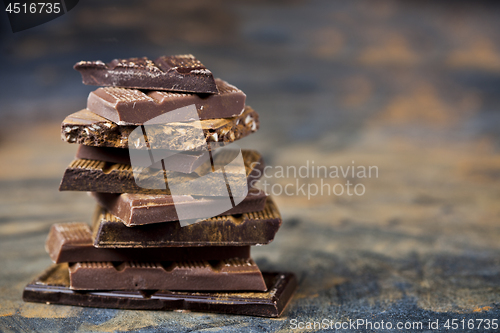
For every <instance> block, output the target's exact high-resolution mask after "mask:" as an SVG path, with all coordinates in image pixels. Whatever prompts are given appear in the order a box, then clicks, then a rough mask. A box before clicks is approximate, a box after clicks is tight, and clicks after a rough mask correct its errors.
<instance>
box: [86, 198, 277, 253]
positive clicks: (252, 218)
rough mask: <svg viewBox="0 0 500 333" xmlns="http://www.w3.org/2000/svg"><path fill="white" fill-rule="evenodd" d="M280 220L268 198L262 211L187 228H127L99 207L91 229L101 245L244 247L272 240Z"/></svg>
mask: <svg viewBox="0 0 500 333" xmlns="http://www.w3.org/2000/svg"><path fill="white" fill-rule="evenodd" d="M281 223H282V220H281V215H280V213H279V211H278V209H277V207H276V205H275V204H274V202H273V201H272V199H271V198H270V197H267V200H266V206H265V208H264V209H263V210H262V211H260V212H252V213H245V214H241V215H224V216H217V217H212V218H210V219H206V220H202V221H200V222H197V223H194V224H190V225H187V226H184V227H181V226H180V224H179V222H178V221H175V222H167V223H158V224H150V225H141V226H135V227H127V226H125V225H124V224H123V223H122V222H121V221H120V220H119V219H118V218H117V217H115V216H114V215H112V214H110V213H109V212H107V211H106V210H105V209H104V208H102V207H99V206H98V207H97V209H96V211H95V214H94V218H93V227H92V229H93V238H94V246H95V247H99V248H100V247H106V248H144V247H170V246H174V247H182V246H188V247H195V246H245V245H258V244H261V245H264V244H268V243H270V242H271V241H272V240H273V239H274V236H275V235H276V232H278V229H279V228H280V226H281Z"/></svg>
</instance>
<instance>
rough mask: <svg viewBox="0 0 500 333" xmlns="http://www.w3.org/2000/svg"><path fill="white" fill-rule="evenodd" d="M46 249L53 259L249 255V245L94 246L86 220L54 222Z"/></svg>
mask: <svg viewBox="0 0 500 333" xmlns="http://www.w3.org/2000/svg"><path fill="white" fill-rule="evenodd" d="M45 250H46V251H47V252H48V253H49V256H50V258H51V259H52V261H53V262H54V263H62V262H97V261H114V262H115V261H144V260H145V259H147V260H148V261H187V260H193V261H199V260H223V259H230V258H241V259H248V258H250V246H205V247H182V248H179V247H162V248H136V249H129V248H120V249H110V248H96V247H94V240H93V238H92V231H91V230H90V227H89V225H88V224H86V223H82V222H73V223H56V224H53V225H52V227H51V228H50V232H49V235H48V237H47V241H46V242H45Z"/></svg>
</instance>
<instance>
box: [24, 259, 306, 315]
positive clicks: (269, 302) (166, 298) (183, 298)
mask: <svg viewBox="0 0 500 333" xmlns="http://www.w3.org/2000/svg"><path fill="white" fill-rule="evenodd" d="M262 275H263V277H264V281H265V282H266V286H267V291H265V292H241V291H238V292H186V291H168V290H163V291H162V290H160V291H152V292H151V293H145V292H144V291H98V292H93V291H75V290H71V289H70V288H69V283H70V282H69V271H68V265H67V264H59V265H52V266H51V267H49V268H48V269H47V270H46V271H45V272H43V273H42V274H41V275H40V276H39V277H38V278H36V279H35V280H34V281H32V282H31V283H30V284H28V285H27V286H26V287H25V288H24V292H23V300H24V301H25V302H38V303H51V304H63V305H76V306H90V307H98V308H118V309H130V310H163V311H165V310H189V311H199V312H213V313H223V314H238V315H248V316H260V317H269V318H275V317H279V316H280V315H281V314H282V313H283V311H284V309H285V308H286V306H287V304H288V303H289V302H290V300H291V299H292V296H293V293H294V291H295V289H296V288H297V279H296V278H295V275H294V274H292V273H285V272H279V273H266V272H263V273H262Z"/></svg>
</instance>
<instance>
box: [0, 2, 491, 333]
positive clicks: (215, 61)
mask: <svg viewBox="0 0 500 333" xmlns="http://www.w3.org/2000/svg"><path fill="white" fill-rule="evenodd" d="M0 17H1V20H2V21H1V26H0V29H1V30H0V36H1V46H0V73H1V81H0V100H1V106H0V184H1V185H0V187H1V190H0V198H1V203H0V239H1V241H0V242H1V244H2V245H1V249H2V251H0V259H1V260H2V267H3V269H2V272H0V279H1V283H2V288H3V289H2V290H4V294H1V293H0V299H1V298H2V297H3V298H4V302H3V304H7V305H4V306H3V309H2V311H3V312H4V314H7V315H9V316H11V317H5V318H18V317H19V318H21V317H22V318H35V319H33V320H32V321H27V322H28V324H26V325H34V324H33V323H35V322H36V320H37V319H36V318H39V317H44V316H46V313H45V312H43V311H47V310H46V308H43V311H42V310H41V309H42V308H38V307H36V306H35V305H29V304H22V302H21V301H20V299H19V298H20V297H19V292H20V290H22V287H23V286H24V285H25V284H26V283H27V282H28V281H29V279H30V278H32V277H33V276H34V275H36V273H37V272H38V271H40V270H41V269H43V268H44V267H45V266H47V265H48V264H49V263H50V260H49V258H48V256H47V255H46V253H45V252H44V250H43V242H44V240H45V237H46V234H47V232H48V229H49V227H50V225H51V224H52V223H54V222H68V221H90V213H89V212H91V211H92V209H93V201H92V200H91V199H90V198H89V197H87V196H86V194H84V193H70V192H66V193H59V192H58V191H57V187H58V183H59V181H60V177H61V176H62V173H63V172H64V169H65V167H66V166H67V164H68V163H69V162H70V161H71V160H72V158H73V156H74V153H75V151H76V146H75V145H71V144H67V143H63V142H62V141H60V139H59V133H60V128H59V126H60V123H61V121H62V120H63V119H64V117H65V116H66V115H68V114H70V113H73V112H76V111H78V110H80V109H82V108H84V107H85V105H86V99H87V96H88V94H89V92H90V91H92V90H94V89H96V87H92V86H85V85H83V84H82V83H81V76H80V74H79V73H78V72H76V71H75V70H73V69H72V66H73V65H74V64H75V63H76V62H78V61H80V60H98V59H99V60H102V61H104V62H108V61H111V60H112V59H114V58H127V57H136V56H147V57H149V58H152V59H154V58H156V57H158V56H160V55H171V54H183V53H192V54H194V55H195V56H196V57H197V58H198V59H200V60H201V61H202V62H203V64H204V65H205V66H206V67H208V68H209V69H210V70H211V71H212V72H213V73H214V75H215V76H216V77H220V78H223V79H225V80H227V81H228V82H230V83H231V84H234V85H236V86H237V87H238V88H240V89H242V90H243V91H244V92H245V93H246V94H247V104H248V105H251V106H252V107H253V108H254V109H255V110H256V111H257V112H258V113H259V115H260V120H261V127H260V130H259V131H258V132H257V133H256V134H253V135H251V136H249V137H247V138H245V139H243V140H241V141H240V142H238V143H239V144H241V146H242V147H246V148H252V149H256V150H259V151H260V152H262V154H263V155H264V158H265V160H266V162H267V163H268V164H270V165H283V166H287V165H295V166H297V167H300V166H302V165H306V163H307V161H314V162H315V164H316V165H336V166H341V165H344V166H347V165H351V164H352V163H353V161H354V163H355V165H366V166H368V165H376V166H377V167H378V169H379V177H378V178H372V179H364V180H362V183H363V184H364V186H365V187H366V193H365V195H363V196H360V197H358V196H354V197H350V196H347V195H342V196H315V197H313V198H311V199H307V198H305V197H304V196H302V195H296V196H285V195H281V196H277V198H276V201H277V203H278V205H279V207H280V209H281V211H282V214H283V216H284V221H285V222H284V224H283V227H282V229H281V230H280V232H279V233H278V235H277V237H276V240H275V241H274V242H273V243H272V244H271V245H268V246H265V247H259V248H256V250H255V251H254V252H253V255H254V257H255V258H256V260H257V262H258V264H259V266H261V267H262V268H263V269H269V270H289V271H294V272H296V273H297V274H298V276H299V278H300V281H301V286H300V288H299V291H298V293H297V296H296V298H295V299H294V302H293V303H292V304H291V306H290V310H289V312H288V314H287V316H289V317H293V316H295V317H300V316H303V317H304V318H321V316H322V315H323V316H325V315H327V314H330V315H333V314H334V313H336V315H335V316H337V317H338V318H343V317H349V316H350V317H352V315H353V312H356V313H357V315H358V316H363V315H364V314H372V313H375V312H376V313H382V312H380V311H387V313H386V314H384V315H383V314H378V315H377V316H379V317H380V318H383V319H384V318H385V317H384V316H392V317H391V318H396V317H398V316H402V317H404V316H410V317H411V316H413V317H412V318H418V316H424V314H425V315H429V313H430V314H432V316H444V317H446V316H448V315H450V316H451V315H453V314H454V313H473V314H475V315H478V313H479V314H484V313H486V314H485V316H486V315H491V316H495V315H496V316H497V317H498V313H499V312H500V310H499V307H500V282H499V281H500V279H499V276H500V245H499V244H500V243H499V238H500V223H499V219H500V205H499V202H500V186H499V185H500V154H499V148H500V3H498V2H495V1H481V2H474V3H472V2H468V1H440V2H435V1H410V0H407V1H390V0H377V1H367V0H365V1H351V2H341V1H300V0H292V1H284V0H281V1H274V2H265V1H239V2H234V1H224V0H215V1H210V2H207V1H201V0H200V1H198V0H190V1H176V2H174V1H159V0H158V1H115V0H111V1H106V2H103V1H96V0H86V1H81V2H80V3H79V4H78V5H77V6H76V7H75V8H74V9H72V10H71V11H70V12H68V13H67V14H65V15H64V16H62V17H60V18H57V19H55V20H54V21H51V22H48V23H46V24H43V25H41V26H38V27H35V28H32V29H29V30H26V31H22V32H18V33H15V34H14V33H12V32H11V30H10V26H9V23H8V20H7V16H6V14H1V15H0ZM294 181H295V180H293V179H273V180H272V182H274V183H281V184H287V183H290V182H294ZM308 181H309V180H308ZM310 181H311V182H313V181H314V180H310ZM328 181H330V182H333V183H335V182H337V181H339V182H340V181H343V180H328ZM353 181H354V182H356V181H360V180H353ZM20 263H22V264H20ZM13 285H15V287H14V288H12V286H13ZM9 290H10V291H9ZM51 309H53V308H51ZM37 311H39V312H37ZM50 311H53V312H54V313H53V314H52V315H53V318H55V319H54V320H55V321H59V322H64V323H65V324H66V325H70V321H69V320H68V318H72V317H75V316H79V318H83V314H87V312H82V311H84V310H81V309H75V308H69V307H68V309H67V310H65V311H66V312H64V314H63V315H61V314H60V313H59V312H57V311H56V310H50ZM85 311H91V310H85ZM113 311H114V310H109V311H108V312H106V314H107V315H108V317H109V318H119V319H120V318H121V319H120V320H118V319H110V320H111V323H109V322H107V321H104V320H103V321H101V322H99V321H95V320H94V319H88V318H87V319H81V320H82V321H83V322H84V324H83V325H87V326H82V327H84V328H85V329H89V330H90V329H94V328H96V327H97V328H99V327H101V328H102V326H99V325H108V326H104V327H108V328H110V329H115V328H116V327H118V326H113V325H119V324H118V323H119V322H121V321H123V320H122V319H124V318H125V319H127V318H129V317H127V316H132V317H130V318H134V320H132V321H130V322H131V323H132V322H135V323H138V324H130V325H132V326H130V327H129V326H124V327H125V328H126V329H140V328H143V327H149V326H151V325H152V326H156V325H163V324H165V325H166V324H168V323H170V320H173V319H175V320H177V321H182V320H190V319H189V318H192V317H179V314H172V313H171V314H162V315H157V314H151V315H150V314H148V315H145V316H136V315H135V314H133V312H129V313H128V314H123V313H121V312H113ZM92 313H93V316H98V315H97V312H92ZM99 313H101V312H99ZM16 316H18V317H16ZM134 316H135V317H134ZM444 317H443V318H444ZM109 318H108V319H109ZM130 318H129V319H130ZM144 318H146V319H144ZM181 318H182V319H181ZM218 318H219V317H216V316H212V315H210V316H206V317H196V319H197V320H198V321H200V322H203V323H205V324H206V323H208V322H210V323H213V322H217V321H218V320H219V319H218ZM231 318H234V317H231ZM4 320H8V319H4ZM12 320H14V319H12ZM113 320H115V321H113ZM225 320H227V319H225ZM231 320H233V324H234V323H235V322H238V323H240V322H241V321H242V320H243V319H231ZM245 320H247V321H250V322H252V323H255V322H254V321H253V319H245ZM261 320H262V321H264V322H265V325H269V327H273V328H275V329H277V330H279V329H282V328H284V327H287V326H286V325H287V324H286V320H287V319H286V318H285V319H282V320H281V321H280V320H278V321H269V320H267V321H266V320H264V319H261ZM80 323H81V322H80ZM261 323H262V322H261ZM184 324H186V323H184ZM75 325H76V324H75ZM123 325H125V324H123ZM133 325H136V326H133ZM148 325H149V326H148ZM186 325H187V324H186ZM218 325H223V326H224V325H229V324H227V322H222V321H219V322H218ZM181 326H182V325H181ZM229 326H230V325H229ZM120 327H121V326H120ZM214 327H215V326H214ZM122 328H123V327H122ZM179 329H180V328H179Z"/></svg>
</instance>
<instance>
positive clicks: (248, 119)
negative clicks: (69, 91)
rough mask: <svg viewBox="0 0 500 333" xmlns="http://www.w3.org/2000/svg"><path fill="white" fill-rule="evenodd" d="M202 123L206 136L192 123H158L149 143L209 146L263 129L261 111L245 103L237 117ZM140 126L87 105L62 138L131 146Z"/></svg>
mask: <svg viewBox="0 0 500 333" xmlns="http://www.w3.org/2000/svg"><path fill="white" fill-rule="evenodd" d="M200 126H201V128H202V129H203V134H204V136H205V140H200V137H199V135H198V131H199V128H198V127H196V126H195V125H194V124H192V123H168V124H164V125H155V126H154V127H150V128H148V140H149V144H150V145H151V146H152V147H154V148H155V149H170V150H178V151H187V150H191V151H197V150H206V149H207V148H206V143H210V144H215V143H217V144H221V145H222V144H227V143H230V142H234V141H236V140H238V139H241V138H243V137H245V136H247V135H249V134H251V133H253V132H256V131H257V130H258V129H259V115H258V114H257V112H255V111H254V110H253V109H252V108H251V107H249V106H245V110H244V111H243V113H242V114H240V115H239V116H237V117H233V118H220V119H207V120H200ZM136 127H137V126H135V125H126V126H120V125H118V124H116V123H114V122H112V121H111V120H108V119H106V118H103V117H101V116H99V115H97V114H95V113H93V112H91V111H89V110H87V109H83V110H81V111H78V112H75V113H73V114H70V115H69V116H67V117H66V118H65V119H64V121H63V122H62V124H61V139H62V140H63V141H66V142H69V143H79V144H83V145H86V146H97V147H113V148H128V147H129V142H128V137H129V135H130V133H131V132H132V131H133V130H135V129H136ZM163 133H167V134H168V136H166V135H164V134H163ZM172 137H177V138H178V140H172V139H171V138H172ZM131 144H132V146H131V148H134V149H147V146H146V145H145V144H144V143H143V142H133V143H131Z"/></svg>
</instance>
